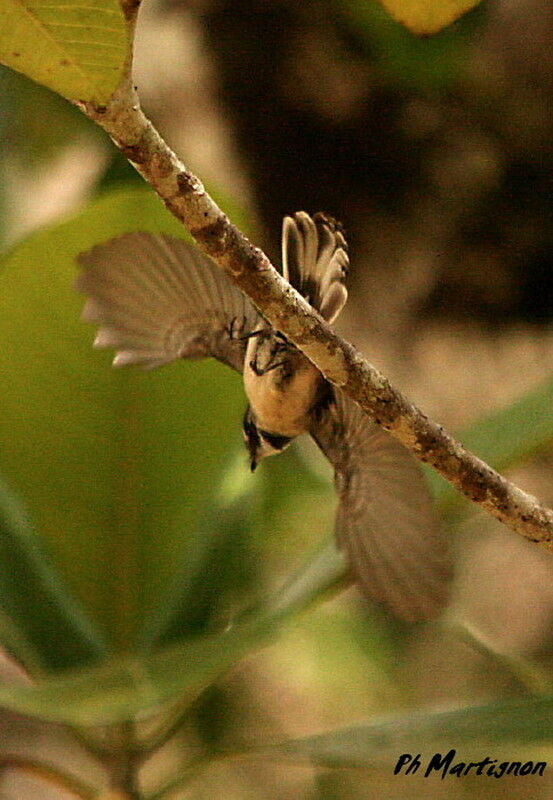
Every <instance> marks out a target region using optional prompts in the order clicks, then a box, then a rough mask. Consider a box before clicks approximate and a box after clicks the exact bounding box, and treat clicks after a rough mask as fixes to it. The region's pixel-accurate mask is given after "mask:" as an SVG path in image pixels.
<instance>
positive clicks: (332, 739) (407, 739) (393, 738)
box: [256, 696, 553, 770]
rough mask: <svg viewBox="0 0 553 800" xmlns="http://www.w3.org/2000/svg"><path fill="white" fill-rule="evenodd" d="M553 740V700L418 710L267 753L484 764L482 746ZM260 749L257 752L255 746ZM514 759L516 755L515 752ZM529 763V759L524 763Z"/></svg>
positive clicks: (352, 763) (351, 762) (326, 760)
mask: <svg viewBox="0 0 553 800" xmlns="http://www.w3.org/2000/svg"><path fill="white" fill-rule="evenodd" d="M552 736H553V697H551V696H549V697H541V698H531V699H524V700H517V701H509V702H504V703H493V704H490V705H486V706H476V707H468V708H460V709H455V710H452V711H436V712H413V713H410V714H406V715H403V716H398V717H388V718H384V719H381V720H377V721H375V722H372V723H368V724H366V725H360V726H358V727H355V728H346V729H342V730H337V731H333V732H331V733H326V734H322V735H319V736H310V737H306V738H303V739H294V740H289V741H287V742H282V743H280V744H276V745H274V746H272V747H270V748H266V749H264V750H263V752H264V753H265V754H266V755H272V756H273V757H276V758H279V757H282V758H292V759H297V760H304V759H308V760H309V761H312V762H315V763H317V764H321V765H325V766H341V767H344V766H349V767H356V766H365V767H385V768H387V769H390V770H391V769H393V767H394V766H395V764H396V763H397V760H398V758H399V756H400V755H401V754H402V753H428V754H429V755H432V754H433V753H436V752H440V753H443V754H444V755H445V753H447V752H448V751H449V750H450V749H451V748H452V747H457V748H461V747H462V748H463V749H462V751H461V750H459V757H458V759H456V760H462V761H467V760H473V758H474V759H475V760H481V759H482V758H483V757H484V755H485V753H483V752H482V745H483V743H485V744H490V745H496V746H497V749H498V750H499V749H500V747H501V746H502V745H507V744H513V743H516V744H517V745H519V746H521V745H536V744H542V745H544V746H545V742H547V741H548V740H550V739H551V737H552ZM256 750H257V748H256ZM510 753H511V757H513V756H514V755H516V753H513V750H512V748H511V749H510ZM495 755H496V754H495V753H494V756H495ZM523 760H525V759H523Z"/></svg>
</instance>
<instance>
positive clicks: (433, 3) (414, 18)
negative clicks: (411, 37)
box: [380, 0, 480, 35]
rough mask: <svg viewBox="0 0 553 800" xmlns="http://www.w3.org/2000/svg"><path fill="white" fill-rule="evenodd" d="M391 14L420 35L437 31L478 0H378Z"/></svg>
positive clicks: (475, 4)
mask: <svg viewBox="0 0 553 800" xmlns="http://www.w3.org/2000/svg"><path fill="white" fill-rule="evenodd" d="M380 2H381V3H382V5H383V6H384V8H385V9H386V11H388V13H389V14H391V16H392V17H393V18H394V19H395V20H397V21H398V22H401V23H402V25H405V27H406V28H409V30H411V31H413V33H418V34H420V35H429V34H431V33H438V31H441V30H442V28H445V27H446V25H450V24H451V23H452V22H455V20H456V19H458V18H459V17H460V16H462V15H463V14H464V13H465V12H466V11H469V10H470V9H471V8H474V7H475V6H477V5H478V3H479V2H480V0H380Z"/></svg>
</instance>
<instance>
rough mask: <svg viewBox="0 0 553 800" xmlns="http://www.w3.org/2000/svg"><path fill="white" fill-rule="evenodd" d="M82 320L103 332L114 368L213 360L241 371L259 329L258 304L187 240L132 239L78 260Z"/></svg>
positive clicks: (135, 235)
mask: <svg viewBox="0 0 553 800" xmlns="http://www.w3.org/2000/svg"><path fill="white" fill-rule="evenodd" d="M78 262H79V264H80V266H81V267H83V270H82V272H81V274H80V275H79V277H78V278H77V281H76V284H75V286H76V288H77V289H78V290H79V291H80V292H83V293H84V294H85V295H88V299H87V301H86V304H85V307H84V311H83V318H84V319H85V320H86V321H88V322H95V323H98V324H99V331H98V335H97V337H96V340H95V342H94V344H95V346H96V347H102V348H112V349H114V350H116V355H115V358H114V361H113V363H114V365H115V366H125V365H127V364H140V365H142V366H144V367H147V368H152V367H157V366H160V365H161V364H166V363H167V362H169V361H173V360H174V359H177V358H203V357H205V356H213V357H214V358H217V359H219V361H222V362H224V363H225V364H228V365H229V366H231V367H233V368H234V369H236V370H238V371H239V372H241V371H242V368H243V363H244V356H245V352H246V346H247V342H246V341H245V340H244V339H243V338H241V337H243V336H244V335H246V334H248V333H250V332H251V331H252V330H254V328H255V327H256V324H257V321H258V320H259V315H258V312H257V311H256V309H255V308H254V306H253V304H252V303H251V302H250V301H249V300H248V299H247V298H246V297H244V295H243V294H242V292H240V290H239V289H237V288H236V287H235V286H233V284H232V283H231V282H230V280H228V278H227V277H226V276H225V274H224V273H223V272H222V270H221V269H220V268H219V267H217V266H216V265H215V264H214V263H213V262H212V261H211V260H210V259H209V258H207V257H206V256H204V255H202V254H201V253H200V252H199V251H198V250H196V248H195V247H193V246H191V245H189V244H187V242H184V241H182V240H181V239H174V238H171V237H169V236H154V235H152V234H149V233H129V234H125V235H123V236H120V237H118V238H117V239H112V240H111V241H109V242H106V243H105V244H100V245H98V246H96V247H93V248H92V250H89V251H88V252H86V253H82V254H81V255H79V256H78Z"/></svg>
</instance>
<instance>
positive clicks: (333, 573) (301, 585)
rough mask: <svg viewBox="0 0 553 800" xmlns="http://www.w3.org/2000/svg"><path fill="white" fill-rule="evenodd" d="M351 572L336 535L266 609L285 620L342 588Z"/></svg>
mask: <svg viewBox="0 0 553 800" xmlns="http://www.w3.org/2000/svg"><path fill="white" fill-rule="evenodd" d="M348 573H349V565H348V562H347V558H346V556H345V555H344V553H343V551H341V550H338V548H337V547H336V539H335V536H334V534H333V535H332V537H331V538H330V539H329V540H327V541H325V542H324V543H323V545H322V546H319V547H318V548H317V550H316V552H315V553H314V554H313V555H312V556H311V557H310V558H309V559H308V561H307V562H306V563H305V564H304V565H303V566H302V567H301V568H300V569H299V570H297V572H296V573H295V574H294V575H292V577H291V578H290V579H289V580H288V581H287V582H286V583H285V585H284V586H283V587H282V589H281V590H280V591H279V592H278V594H277V595H276V596H275V597H274V598H273V599H272V600H271V601H270V602H269V603H268V606H267V608H268V610H269V612H270V614H271V616H274V617H276V618H278V617H280V616H282V617H283V619H285V618H287V617H289V616H291V615H292V614H296V613H298V612H301V611H303V610H304V609H306V608H308V607H309V606H310V605H311V604H312V603H313V602H314V601H315V600H319V599H323V598H324V597H325V596H326V595H328V594H331V593H333V592H334V591H336V590H338V589H341V588H343V587H344V586H345V585H346V584H347V583H348Z"/></svg>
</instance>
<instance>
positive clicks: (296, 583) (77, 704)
mask: <svg viewBox="0 0 553 800" xmlns="http://www.w3.org/2000/svg"><path fill="white" fill-rule="evenodd" d="M229 475H231V471H227V477H228V476H229ZM233 477H234V478H236V474H235V475H234V476H233ZM233 477H231V480H232V479H233ZM223 485H224V482H223ZM226 489H227V491H228V492H229V495H228V496H227V500H235V501H239V499H240V498H244V496H245V495H244V490H246V492H248V493H249V491H250V488H249V487H247V486H246V485H245V482H243V481H242V480H241V479H240V478H239V480H238V482H237V483H235V485H234V486H232V485H231V483H230V481H229V482H227V487H226ZM220 494H221V498H222V496H223V494H224V490H221V492H220ZM229 508H230V509H231V510H232V509H234V510H233V513H235V511H236V508H237V506H233V503H232V502H231V503H230V504H229ZM200 560H201V559H200ZM344 567H345V565H344V558H343V556H342V555H341V554H340V553H338V551H337V550H336V547H335V545H334V542H333V541H332V542H329V543H325V545H324V546H323V547H322V548H320V549H319V551H318V552H317V553H316V555H315V557H314V558H312V559H311V560H310V561H309V562H308V564H307V566H306V567H302V569H301V570H299V571H298V573H297V574H296V575H295V576H294V577H293V578H292V579H290V580H289V581H288V582H287V583H286V584H285V586H284V587H283V588H282V589H281V590H280V591H278V592H276V593H275V595H274V596H273V597H271V598H269V599H268V600H267V601H266V602H264V603H262V604H259V605H258V606H257V607H256V608H255V609H251V610H249V611H244V612H242V613H241V614H240V615H239V616H238V617H237V618H236V620H235V621H234V622H232V621H231V622H230V623H227V624H226V627H225V629H224V630H223V631H220V632H216V633H213V634H211V635H204V636H201V637H200V636H196V637H195V638H189V639H188V640H185V641H182V640H181V641H180V642H179V643H178V644H173V645H172V646H170V647H167V648H166V649H164V650H162V651H160V652H157V653H154V654H153V655H150V656H143V657H132V658H118V659H113V660H112V661H111V662H110V663H107V664H104V665H102V666H99V667H96V668H92V669H87V670H80V671H75V672H72V673H69V674H68V675H66V676H60V677H54V678H50V679H48V680H43V681H41V682H39V683H37V684H36V685H34V686H30V687H29V686H15V687H0V706H4V707H6V708H10V709H12V710H13V711H17V712H20V713H24V714H30V715H32V716H38V717H42V718H44V719H49V720H52V721H58V722H66V723H71V724H77V725H97V724H100V725H103V724H109V723H113V722H121V721H124V720H130V719H134V718H135V717H137V716H141V715H143V714H145V713H148V712H152V713H153V712H155V711H157V710H159V708H160V706H162V705H164V704H166V703H170V702H178V703H179V705H182V704H184V703H185V702H188V703H192V702H193V701H194V700H196V698H197V697H198V695H199V694H200V693H201V692H202V691H203V690H204V689H206V688H207V687H208V686H209V685H211V683H213V681H214V680H216V679H217V678H218V677H219V676H220V675H221V674H222V673H224V672H225V671H226V670H228V669H229V668H230V667H231V666H232V665H233V664H235V663H236V662H237V661H239V660H240V659H241V658H243V657H244V656H246V655H248V654H249V653H251V652H252V650H255V649H258V648H259V647H262V646H264V645H266V644H267V643H268V642H269V641H270V639H271V638H272V637H274V635H275V634H276V633H277V632H278V630H279V629H280V627H281V626H282V625H284V624H285V623H286V622H287V621H288V620H289V619H291V618H293V617H295V615H296V614H297V613H298V611H301V610H304V609H305V608H307V606H308V605H310V604H311V603H313V602H316V601H317V600H319V599H320V598H321V597H323V596H324V595H325V594H326V593H327V592H328V591H330V590H332V589H334V588H336V586H337V585H338V584H339V583H340V581H341V580H342V579H343V572H344ZM189 585H190V586H193V585H194V583H193V581H190V582H189ZM176 609H177V611H179V612H180V613H181V614H183V618H184V620H185V621H186V620H187V619H189V616H188V617H187V616H186V615H187V614H188V615H190V613H193V610H194V606H193V605H192V612H191V609H190V608H187V607H186V606H184V605H179V604H177V606H176ZM160 620H161V622H162V623H165V627H163V625H161V626H160V625H159V624H158V625H157V626H153V628H152V629H151V628H149V627H148V626H146V633H149V634H150V635H149V637H148V639H147V641H146V642H145V646H151V644H152V641H153V639H154V636H152V632H153V633H154V634H155V633H156V632H158V631H160V630H161V632H162V633H163V632H164V631H165V634H166V636H167V632H168V633H169V636H168V637H167V638H170V636H171V635H174V634H175V627H174V619H172V617H171V616H169V618H168V619H167V618H166V617H164V616H163V615H161V616H159V617H158V619H157V621H158V622H159V621H160ZM154 621H156V617H154ZM177 621H178V617H177ZM182 633H183V632H182V630H179V631H178V634H179V635H180V636H182ZM158 638H161V637H158Z"/></svg>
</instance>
